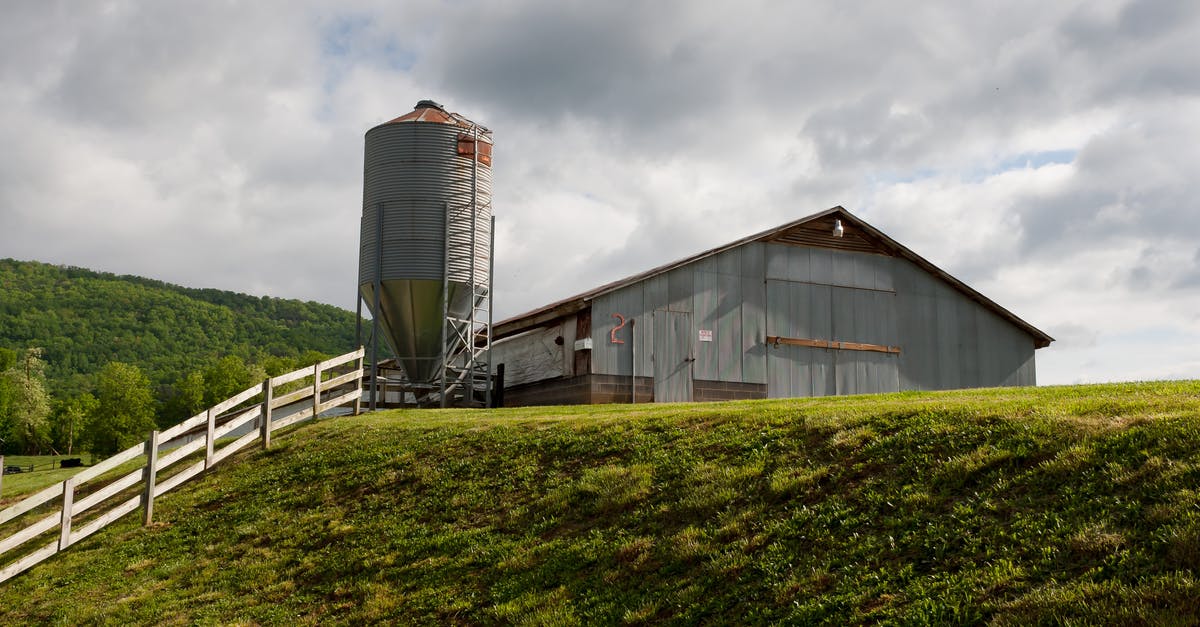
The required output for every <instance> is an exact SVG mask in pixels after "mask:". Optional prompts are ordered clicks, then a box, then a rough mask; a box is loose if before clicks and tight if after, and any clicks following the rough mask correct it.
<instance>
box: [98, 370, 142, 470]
mask: <svg viewBox="0 0 1200 627" xmlns="http://www.w3.org/2000/svg"><path fill="white" fill-rule="evenodd" d="M154 428H155V424H154V395H153V393H152V392H151V389H150V380H149V379H147V378H146V375H145V374H142V371H141V370H140V369H139V368H138V367H137V366H132V365H130V364H126V363H122V362H119V361H114V362H109V363H108V364H107V365H105V366H104V368H103V369H102V370H100V374H99V375H98V376H97V378H96V406H95V408H94V410H93V411H92V412H91V416H90V417H89V420H88V426H87V432H86V438H87V440H88V442H89V443H90V444H91V451H92V452H93V453H98V454H101V455H108V454H111V453H116V452H118V451H121V450H123V449H126V448H129V447H130V446H133V445H134V444H136V443H138V442H140V441H142V440H143V439H144V438H145V437H146V436H147V435H148V434H149V433H150V432H151V431H153V430H154Z"/></svg>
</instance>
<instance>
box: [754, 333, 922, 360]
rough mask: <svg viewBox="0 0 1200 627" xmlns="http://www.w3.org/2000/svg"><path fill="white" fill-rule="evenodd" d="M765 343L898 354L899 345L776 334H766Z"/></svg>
mask: <svg viewBox="0 0 1200 627" xmlns="http://www.w3.org/2000/svg"><path fill="white" fill-rule="evenodd" d="M767 344H770V345H772V346H778V345H780V344H786V345H788V346H807V347H809V348H832V349H835V350H846V351H870V352H875V353H892V354H895V355H899V354H900V347H899V346H883V345H882V344H865V343H863V342H838V341H834V340H813V339H807V338H795V337H779V336H777V335H768V336H767Z"/></svg>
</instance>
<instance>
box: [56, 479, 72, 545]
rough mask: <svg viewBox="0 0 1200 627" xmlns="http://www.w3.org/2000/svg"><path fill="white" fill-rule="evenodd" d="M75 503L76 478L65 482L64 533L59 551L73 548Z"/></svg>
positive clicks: (60, 540) (59, 540)
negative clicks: (73, 509) (73, 508)
mask: <svg viewBox="0 0 1200 627" xmlns="http://www.w3.org/2000/svg"><path fill="white" fill-rule="evenodd" d="M74 501H75V477H67V479H66V480H65V481H63V501H62V532H61V533H60V534H59V535H58V550H60V551H63V550H66V548H67V547H69V546H71V506H72V505H73V504H74Z"/></svg>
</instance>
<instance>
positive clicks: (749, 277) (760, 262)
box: [729, 242, 767, 384]
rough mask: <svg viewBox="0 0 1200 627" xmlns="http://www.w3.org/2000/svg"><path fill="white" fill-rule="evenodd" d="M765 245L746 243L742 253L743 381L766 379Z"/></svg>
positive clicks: (740, 260)
mask: <svg viewBox="0 0 1200 627" xmlns="http://www.w3.org/2000/svg"><path fill="white" fill-rule="evenodd" d="M765 248H766V246H765V245H764V244H760V243H757V242H755V243H752V244H746V245H745V246H741V247H739V248H735V249H733V250H732V251H729V252H734V251H737V252H738V253H739V257H740V259H739V262H740V265H741V267H740V270H741V284H742V382H743V383H760V384H761V383H766V382H767V347H766V341H767V329H766V325H767V291H766V288H767V285H766V259H765V256H764V255H765Z"/></svg>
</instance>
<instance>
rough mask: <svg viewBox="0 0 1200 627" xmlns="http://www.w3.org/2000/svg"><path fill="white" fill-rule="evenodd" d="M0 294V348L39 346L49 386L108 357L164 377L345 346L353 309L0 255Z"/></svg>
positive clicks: (63, 384)
mask: <svg viewBox="0 0 1200 627" xmlns="http://www.w3.org/2000/svg"><path fill="white" fill-rule="evenodd" d="M0 296H2V297H0V348H26V347H31V346H38V347H41V348H44V349H45V358H46V361H47V367H48V370H47V374H48V378H49V380H50V384H51V388H52V389H55V390H58V389H63V388H70V387H79V386H80V385H81V383H80V379H81V378H82V379H83V380H84V381H86V379H87V377H88V376H90V375H92V374H94V373H96V372H98V371H99V370H100V368H102V367H103V366H104V364H106V363H108V362H110V361H123V362H126V363H130V364H134V365H136V366H138V367H139V368H141V369H142V371H144V372H145V373H146V374H147V375H148V376H149V377H150V379H151V381H153V382H154V383H158V384H167V383H172V382H174V381H175V380H176V379H177V378H179V377H180V376H181V375H183V374H185V373H187V372H188V371H190V370H192V369H195V368H200V367H202V366H203V365H204V364H205V363H207V362H208V361H210V360H213V359H215V358H216V357H221V356H225V355H237V356H239V357H242V358H243V359H245V360H246V361H253V362H259V361H261V360H262V359H263V358H265V357H270V356H274V357H296V356H297V355H298V354H299V353H300V352H303V351H306V350H309V351H316V352H318V353H323V354H328V355H336V354H340V353H344V352H346V351H349V350H352V349H353V348H354V346H353V344H354V313H353V312H349V311H346V310H344V309H340V308H338V307H334V306H332V305H324V304H321V303H315V302H303V301H298V300H288V299H281V298H269V297H265V296H264V297H261V298H260V297H257V296H248V295H246V294H238V293H234V292H226V291H222V290H215V289H193V288H186V287H180V286H178V285H172V284H169V283H164V282H162V281H156V280H153V279H146V278H142V277H135V276H117V275H114V274H108V273H103V272H95V271H92V270H87V269H84V268H74V267H68V266H56V265H51V264H46V263H39V262H36V261H16V260H13V259H0ZM83 387H86V383H84V384H83Z"/></svg>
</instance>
